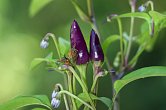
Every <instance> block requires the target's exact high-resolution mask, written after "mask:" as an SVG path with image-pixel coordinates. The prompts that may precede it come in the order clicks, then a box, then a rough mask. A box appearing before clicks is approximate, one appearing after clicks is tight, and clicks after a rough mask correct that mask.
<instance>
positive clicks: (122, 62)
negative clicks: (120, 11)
mask: <svg viewBox="0 0 166 110" xmlns="http://www.w3.org/2000/svg"><path fill="white" fill-rule="evenodd" d="M117 21H118V25H119V35H120V52H121V66H120V71H121V69H122V68H123V64H124V51H123V35H122V34H123V32H122V22H121V20H120V19H119V18H118V19H117Z"/></svg>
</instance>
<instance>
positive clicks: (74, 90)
mask: <svg viewBox="0 0 166 110" xmlns="http://www.w3.org/2000/svg"><path fill="white" fill-rule="evenodd" d="M76 92H77V91H76V79H75V77H74V75H73V93H74V94H76Z"/></svg>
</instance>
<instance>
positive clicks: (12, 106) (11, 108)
mask: <svg viewBox="0 0 166 110" xmlns="http://www.w3.org/2000/svg"><path fill="white" fill-rule="evenodd" d="M30 105H31V106H32V105H39V106H41V107H43V108H45V109H47V110H52V109H51V107H50V106H51V105H50V102H49V99H48V97H47V96H45V95H35V96H18V97H16V98H14V99H12V100H10V101H8V102H6V103H4V104H2V105H0V110H16V109H19V108H22V107H26V106H30Z"/></svg>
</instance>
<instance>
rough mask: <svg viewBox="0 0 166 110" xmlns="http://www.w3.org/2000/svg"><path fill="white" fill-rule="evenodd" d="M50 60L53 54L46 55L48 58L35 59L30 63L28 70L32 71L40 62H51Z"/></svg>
mask: <svg viewBox="0 0 166 110" xmlns="http://www.w3.org/2000/svg"><path fill="white" fill-rule="evenodd" d="M52 59H53V52H51V53H50V54H48V56H46V57H45V58H35V59H33V61H32V62H31V65H30V70H32V69H33V68H34V67H36V66H37V65H39V64H41V63H42V62H51V61H52Z"/></svg>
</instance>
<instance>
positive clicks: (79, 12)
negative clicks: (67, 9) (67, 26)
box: [71, 0, 90, 22]
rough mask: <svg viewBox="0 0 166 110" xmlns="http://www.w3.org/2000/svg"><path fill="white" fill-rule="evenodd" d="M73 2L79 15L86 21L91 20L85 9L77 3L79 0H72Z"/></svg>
mask: <svg viewBox="0 0 166 110" xmlns="http://www.w3.org/2000/svg"><path fill="white" fill-rule="evenodd" d="M71 2H72V4H73V5H74V7H75V9H76V11H77V13H78V15H79V17H80V18H81V19H82V20H83V21H85V22H90V19H89V17H88V15H87V14H86V13H85V12H84V11H83V9H82V8H81V7H80V5H79V4H78V3H77V1H76V0H71Z"/></svg>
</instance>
